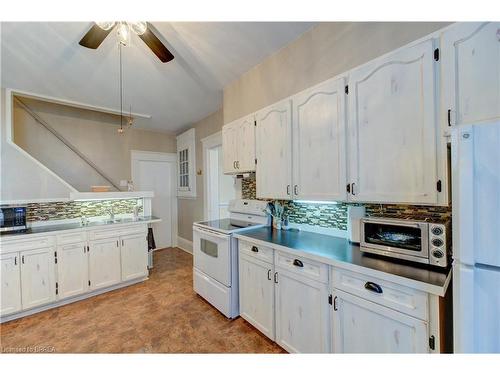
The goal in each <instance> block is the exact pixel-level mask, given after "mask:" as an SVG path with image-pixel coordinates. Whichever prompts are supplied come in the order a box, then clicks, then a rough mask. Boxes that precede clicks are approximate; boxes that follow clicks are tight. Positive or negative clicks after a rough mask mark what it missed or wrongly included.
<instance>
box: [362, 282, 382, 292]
mask: <svg viewBox="0 0 500 375" xmlns="http://www.w3.org/2000/svg"><path fill="white" fill-rule="evenodd" d="M365 289H368V290H370V291H372V292H375V293H378V294H381V293H382V292H383V290H382V288H381V287H380V285H378V284H376V283H374V282H372V281H368V282H367V283H365Z"/></svg>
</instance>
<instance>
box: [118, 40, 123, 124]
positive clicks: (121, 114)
mask: <svg viewBox="0 0 500 375" xmlns="http://www.w3.org/2000/svg"><path fill="white" fill-rule="evenodd" d="M118 46H119V55H120V129H123V78H122V44H121V43H118Z"/></svg>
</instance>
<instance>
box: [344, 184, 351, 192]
mask: <svg viewBox="0 0 500 375" xmlns="http://www.w3.org/2000/svg"><path fill="white" fill-rule="evenodd" d="M345 190H346V191H347V192H348V193H350V192H351V184H347V185H346V186H345Z"/></svg>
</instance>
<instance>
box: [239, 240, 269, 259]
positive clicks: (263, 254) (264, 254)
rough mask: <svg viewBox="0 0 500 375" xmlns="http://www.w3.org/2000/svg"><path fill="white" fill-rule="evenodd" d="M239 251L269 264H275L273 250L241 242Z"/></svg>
mask: <svg viewBox="0 0 500 375" xmlns="http://www.w3.org/2000/svg"><path fill="white" fill-rule="evenodd" d="M239 251H240V252H241V253H242V254H246V255H248V256H251V257H253V258H257V259H260V260H262V261H264V262H267V263H273V249H271V248H270V247H267V246H261V245H257V244H253V243H250V242H246V241H241V240H240V241H239Z"/></svg>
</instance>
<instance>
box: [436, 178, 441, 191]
mask: <svg viewBox="0 0 500 375" xmlns="http://www.w3.org/2000/svg"><path fill="white" fill-rule="evenodd" d="M441 185H442V184H441V180H438V182H437V183H436V190H437V191H438V192H440V193H441V190H442V186H441Z"/></svg>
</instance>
